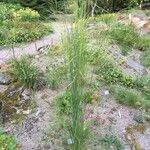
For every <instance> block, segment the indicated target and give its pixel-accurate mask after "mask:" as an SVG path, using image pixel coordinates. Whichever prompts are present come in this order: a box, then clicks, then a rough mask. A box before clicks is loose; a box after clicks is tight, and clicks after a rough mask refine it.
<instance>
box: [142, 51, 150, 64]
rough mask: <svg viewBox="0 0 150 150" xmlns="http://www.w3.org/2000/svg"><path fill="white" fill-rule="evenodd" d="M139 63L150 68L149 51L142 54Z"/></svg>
mask: <svg viewBox="0 0 150 150" xmlns="http://www.w3.org/2000/svg"><path fill="white" fill-rule="evenodd" d="M141 62H142V64H143V65H144V66H146V67H150V51H146V52H144V53H143V54H142V56H141Z"/></svg>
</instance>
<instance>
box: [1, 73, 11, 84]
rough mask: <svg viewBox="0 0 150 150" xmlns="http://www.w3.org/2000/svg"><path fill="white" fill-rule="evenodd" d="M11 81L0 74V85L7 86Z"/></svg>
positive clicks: (3, 74) (8, 77)
mask: <svg viewBox="0 0 150 150" xmlns="http://www.w3.org/2000/svg"><path fill="white" fill-rule="evenodd" d="M10 81H11V78H10V76H9V75H7V74H5V73H0V84H2V85H8V84H9V83H10Z"/></svg>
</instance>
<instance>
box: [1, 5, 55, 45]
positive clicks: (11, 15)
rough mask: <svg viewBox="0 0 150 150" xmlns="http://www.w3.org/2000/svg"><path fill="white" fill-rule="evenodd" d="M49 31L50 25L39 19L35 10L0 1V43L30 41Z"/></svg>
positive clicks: (50, 30)
mask: <svg viewBox="0 0 150 150" xmlns="http://www.w3.org/2000/svg"><path fill="white" fill-rule="evenodd" d="M50 32H52V28H51V26H50V25H49V24H48V23H42V22H41V21H40V15H39V13H38V12H37V11H34V10H32V9H30V8H23V7H21V6H20V5H12V4H5V3H0V45H7V44H8V45H9V44H14V43H22V42H30V41H33V40H36V39H39V38H41V37H43V36H44V35H46V34H48V33H50Z"/></svg>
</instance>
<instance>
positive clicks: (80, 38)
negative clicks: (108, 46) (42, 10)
mask: <svg viewBox="0 0 150 150" xmlns="http://www.w3.org/2000/svg"><path fill="white" fill-rule="evenodd" d="M88 1H89V0H74V3H75V6H76V7H75V10H74V16H75V22H74V24H73V25H72V26H71V29H70V31H68V33H67V35H66V36H65V37H64V38H63V40H62V45H63V49H64V51H65V53H66V58H67V62H68V74H69V79H70V84H69V92H70V105H71V115H70V116H71V130H70V135H71V140H72V145H71V149H72V150H84V149H86V148H85V139H86V136H87V133H88V131H87V128H86V127H85V125H84V117H83V116H84V115H83V98H84V94H83V87H84V76H85V68H86V57H85V55H86V50H87V47H86V46H87V39H86V37H87V36H86V28H85V26H86V20H85V18H86V7H87V4H88V3H87V2H88Z"/></svg>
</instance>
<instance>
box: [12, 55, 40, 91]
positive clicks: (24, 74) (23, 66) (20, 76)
mask: <svg viewBox="0 0 150 150" xmlns="http://www.w3.org/2000/svg"><path fill="white" fill-rule="evenodd" d="M11 65H12V70H11V72H12V74H13V76H14V77H15V78H16V79H17V80H18V81H19V82H20V84H22V85H24V86H26V87H28V88H31V89H33V88H34V87H35V84H36V82H37V81H38V77H39V70H38V69H37V67H35V66H34V65H33V64H32V60H31V58H29V57H27V56H23V57H21V58H19V59H13V60H12V61H11Z"/></svg>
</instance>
